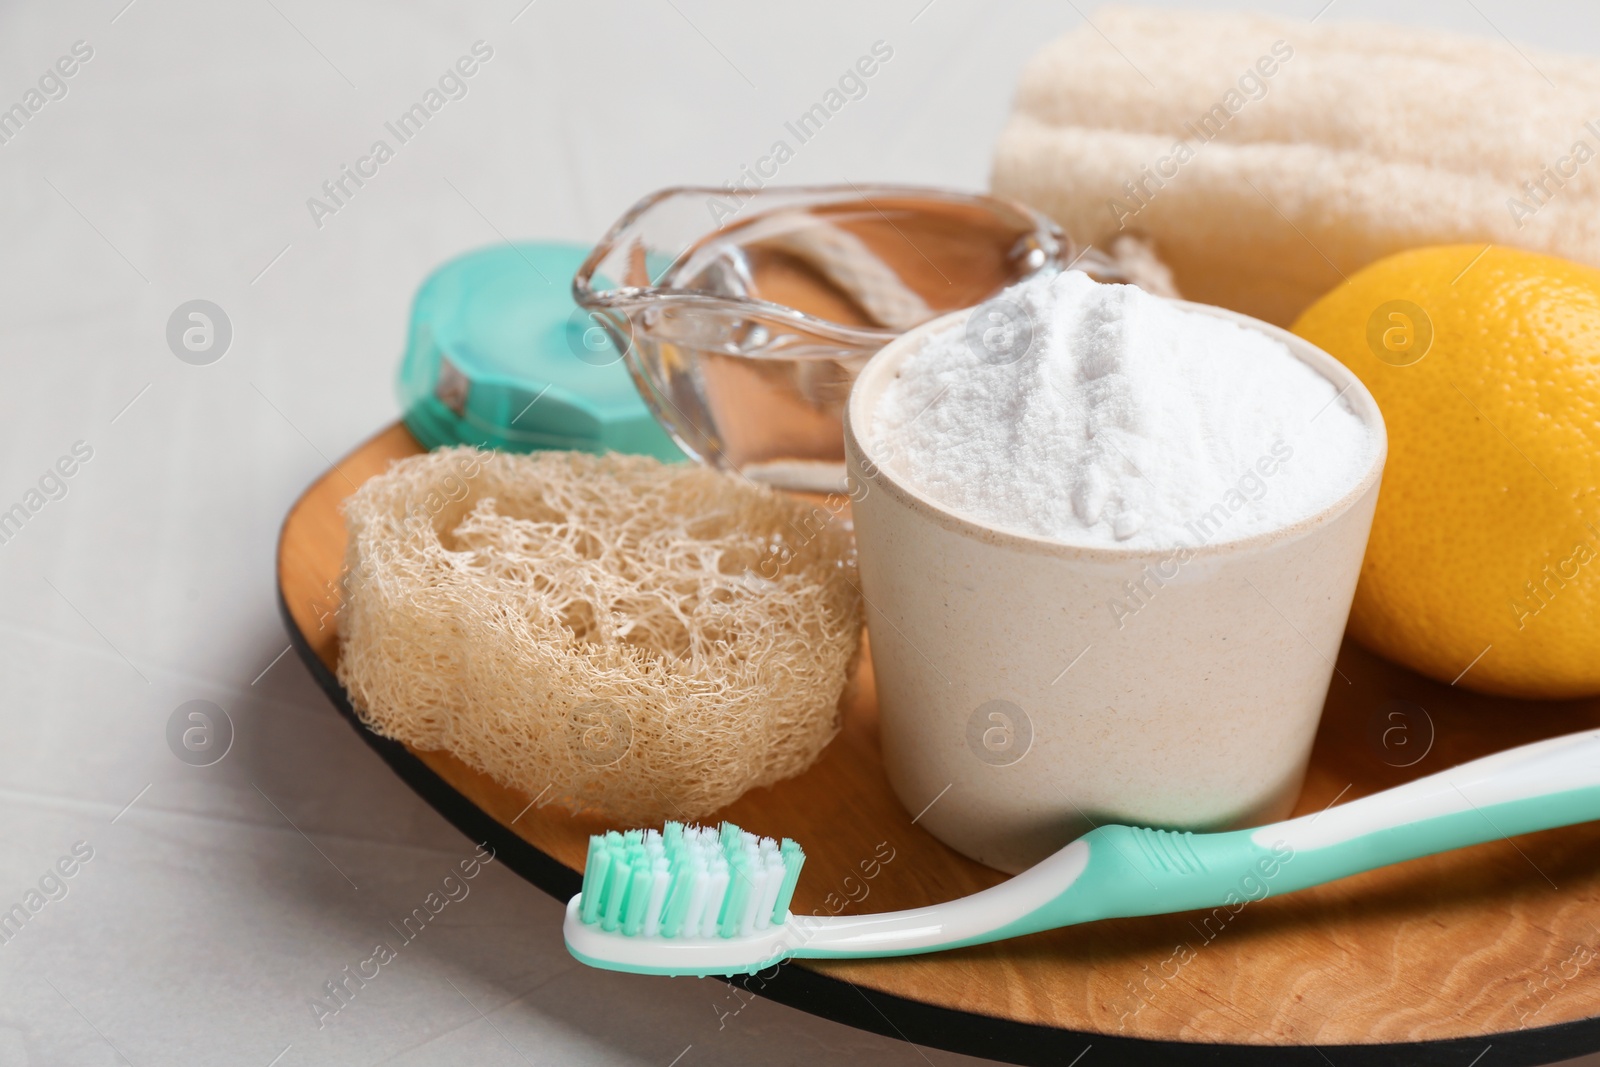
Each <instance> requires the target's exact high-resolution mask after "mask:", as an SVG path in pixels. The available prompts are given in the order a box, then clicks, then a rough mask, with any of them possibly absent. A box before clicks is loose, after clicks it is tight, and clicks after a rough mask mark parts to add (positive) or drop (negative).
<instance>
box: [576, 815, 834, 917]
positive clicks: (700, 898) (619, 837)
mask: <svg viewBox="0 0 1600 1067" xmlns="http://www.w3.org/2000/svg"><path fill="white" fill-rule="evenodd" d="M805 859H806V855H805V853H804V852H803V851H802V850H801V848H800V846H799V845H797V844H795V843H794V842H793V841H791V840H789V839H788V838H787V837H786V838H784V839H783V840H782V842H779V841H775V840H773V839H772V838H770V837H757V836H756V835H755V834H752V833H746V832H745V831H743V830H741V829H739V828H738V827H737V826H735V825H733V824H732V823H729V822H725V823H723V824H722V825H721V826H720V827H718V828H716V829H712V828H711V827H708V826H685V825H684V824H683V823H680V822H669V823H667V824H666V826H665V827H663V828H662V829H661V830H660V831H659V832H658V831H656V830H643V831H641V830H629V831H628V832H627V833H621V834H619V833H617V832H616V831H614V830H613V831H611V832H609V833H604V834H596V835H594V836H593V837H591V838H590V839H589V859H588V862H587V863H586V864H585V865H584V868H583V902H582V906H581V908H580V910H579V911H578V917H579V919H580V920H581V921H582V922H583V923H585V924H586V925H589V926H599V927H600V929H602V930H605V931H607V932H608V933H620V934H622V935H623V936H624V937H739V936H742V935H748V934H752V933H755V932H757V931H760V930H766V929H768V928H769V927H771V926H781V925H782V924H783V923H784V922H785V921H787V920H788V918H789V902H790V901H791V900H792V899H793V897H794V887H795V883H796V882H798V881H799V879H800V868H801V866H802V865H803V864H804V863H805Z"/></svg>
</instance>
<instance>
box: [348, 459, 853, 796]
mask: <svg viewBox="0 0 1600 1067" xmlns="http://www.w3.org/2000/svg"><path fill="white" fill-rule="evenodd" d="M814 515H815V512H814V511H813V509H812V508H810V507H808V506H806V505H803V504H801V503H800V502H799V501H798V500H796V499H794V498H791V497H786V496H782V495H779V494H778V493H775V492H773V491H771V490H769V489H765V488H762V487H759V486H755V485H753V484H751V483H749V482H747V481H744V480H742V479H740V478H738V477H736V476H734V475H729V474H723V473H720V472H717V471H713V470H710V469H708V468H705V467H700V466H694V465H688V464H682V465H676V464H663V463H661V462H659V461H657V460H654V459H649V458H646V457H642V456H621V455H607V456H593V455H588V454H586V453H579V452H541V453H536V454H533V455H526V456H524V455H508V454H500V453H491V452H478V451H474V450H472V449H468V448H457V449H443V450H440V451H436V452H432V453H429V454H427V455H422V456H416V457H412V458H409V459H404V460H401V461H399V462H397V463H395V464H393V465H392V466H391V467H390V469H389V470H388V472H387V473H385V474H382V475H380V476H378V477H375V478H372V479H371V480H369V481H368V482H367V483H366V484H365V485H363V486H361V488H360V489H359V490H357V492H356V493H355V495H354V496H352V497H351V498H350V499H349V500H348V501H347V502H346V505H345V519H346V522H347V525H348V526H349V533H350V540H349V547H348V549H347V558H346V566H347V572H346V579H345V581H346V586H347V588H346V594H345V602H344V608H343V611H342V614H341V616H340V621H339V630H340V639H341V646H340V654H339V680H340V681H341V682H342V683H343V684H344V687H345V689H346V691H347V692H348V693H349V694H350V699H351V703H352V704H354V705H355V708H356V710H357V712H358V713H359V714H360V715H361V718H362V719H363V720H364V721H365V722H366V723H367V724H368V725H370V726H371V727H372V728H373V729H374V730H376V731H377V732H378V733H380V734H383V735H384V736H386V737H392V738H394V739H396V740H399V741H402V742H404V743H406V744H407V745H411V746H413V747H416V748H421V749H430V750H437V749H443V750H445V751H448V752H451V753H453V754H455V755H456V756H457V757H459V758H460V759H461V760H463V761H464V762H466V763H468V764H470V765H471V766H473V767H475V768H477V769H478V770H480V771H483V772H484V773H486V774H488V775H489V776H490V777H492V778H494V779H495V780H496V781H498V782H500V783H502V784H503V785H507V786H511V787H513V788H516V789H518V790H521V791H522V792H524V793H526V794H527V795H528V796H529V797H539V798H542V801H541V802H550V801H555V802H557V803H559V804H560V805H562V806H563V807H566V808H568V809H570V810H574V811H578V810H589V811H593V812H596V813H599V814H602V815H605V816H607V817H610V818H613V819H617V820H622V821H627V822H652V821H656V820H659V819H662V818H674V819H698V818H703V817H705V816H707V815H709V814H711V813H712V812H714V811H716V810H717V809H719V808H721V807H722V806H724V805H726V804H728V803H730V802H731V801H733V800H734V799H736V798H737V797H739V796H740V795H741V794H742V793H744V792H745V791H746V790H748V789H750V788H752V787H754V786H759V785H770V784H772V783H773V782H777V781H779V780H781V779H784V778H788V777H791V776H792V775H795V774H798V773H800V772H801V771H803V770H805V769H806V768H807V767H808V766H810V765H811V763H812V762H813V761H814V760H815V759H816V758H817V754H818V753H819V752H821V751H822V749H823V747H824V746H825V745H827V743H828V742H829V741H830V740H832V738H833V736H834V734H835V733H837V731H838V728H839V711H838V704H839V697H840V693H841V691H842V690H843V688H844V685H845V683H846V680H847V676H848V674H849V672H850V670H851V669H852V666H853V664H854V662H855V657H856V651H857V647H858V643H859V640H860V625H861V612H860V605H859V594H858V593H857V591H856V581H857V580H856V576H855V572H854V562H853V554H852V550H851V543H850V539H849V535H848V533H847V532H845V531H844V530H842V529H840V528H839V527H840V524H839V523H837V522H829V523H821V524H819V523H818V522H817V521H816V520H815V518H814Z"/></svg>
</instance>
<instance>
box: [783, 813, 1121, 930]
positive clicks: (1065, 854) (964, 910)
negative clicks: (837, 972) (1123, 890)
mask: <svg viewBox="0 0 1600 1067" xmlns="http://www.w3.org/2000/svg"><path fill="white" fill-rule="evenodd" d="M1088 863H1089V845H1088V843H1087V842H1085V841H1081V840H1080V841H1074V842H1073V843H1072V844H1070V845H1068V846H1067V847H1066V848H1063V849H1062V850H1061V851H1059V852H1057V853H1056V854H1055V855H1053V856H1051V857H1050V858H1049V859H1046V860H1044V861H1043V862H1041V863H1039V864H1037V865H1036V866H1034V867H1031V868H1029V869H1028V870H1026V871H1023V872H1022V873H1021V874H1019V875H1017V876H1015V877H1014V878H1011V879H1009V880H1007V881H1005V882H1002V883H1000V884H999V885H997V886H993V887H991V888H989V889H985V890H983V891H981V892H978V893H973V894H972V895H970V896H965V897H961V898H960V899H959V900H951V901H945V902H944V903H940V904H931V905H928V906H927V907H922V908H909V909H907V910H905V911H889V912H882V913H879V914H875V915H834V916H815V915H791V916H790V917H789V921H788V922H787V923H785V924H784V936H785V938H786V939H788V944H789V946H790V947H791V948H793V950H794V951H793V953H792V954H793V955H795V956H806V957H812V958H822V957H827V956H831V955H835V954H838V955H851V956H854V955H889V954H893V953H895V952H911V951H922V950H926V949H930V948H940V947H948V946H950V945H953V944H958V943H966V942H969V941H972V940H975V939H983V938H984V937H985V935H987V934H989V933H992V932H993V931H995V930H998V929H1000V928H1001V927H1004V926H1006V925H1008V924H1010V923H1012V922H1015V921H1017V920H1018V919H1021V918H1023V917H1024V916H1026V915H1029V914H1031V913H1032V912H1035V911H1037V910H1038V909H1040V908H1042V907H1044V906H1045V905H1046V904H1048V903H1049V902H1050V901H1052V900H1054V899H1055V898H1056V897H1059V896H1060V895H1061V894H1062V893H1063V892H1065V891H1066V889H1067V888H1068V887H1069V886H1070V885H1072V883H1073V882H1074V881H1076V880H1077V878H1078V876H1079V875H1081V874H1082V873H1083V871H1084V868H1085V867H1087V866H1088Z"/></svg>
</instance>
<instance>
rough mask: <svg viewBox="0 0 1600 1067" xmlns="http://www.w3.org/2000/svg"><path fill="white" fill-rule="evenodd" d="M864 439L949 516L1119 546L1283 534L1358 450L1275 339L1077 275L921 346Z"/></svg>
mask: <svg viewBox="0 0 1600 1067" xmlns="http://www.w3.org/2000/svg"><path fill="white" fill-rule="evenodd" d="M870 438H871V441H872V445H871V450H872V452H873V454H874V457H875V458H876V459H877V460H878V462H880V463H882V464H884V465H886V466H887V467H889V468H890V469H891V470H892V471H894V472H895V473H896V474H897V475H899V476H900V477H902V478H904V479H905V480H906V481H907V482H909V483H910V484H911V485H912V486H914V487H915V488H917V489H918V490H920V491H921V492H922V493H924V494H926V495H927V496H928V497H930V498H931V499H933V500H934V501H936V502H937V503H939V504H941V505H943V506H945V507H947V508H949V509H950V510H952V511H955V512H957V513H959V514H962V515H964V516H966V517H969V518H971V519H974V520H976V521H979V522H982V523H984V524H985V525H989V526H993V527H996V528H998V529H1003V530H1011V531H1015V532H1019V533H1025V534H1032V535H1035V536H1039V537H1045V538H1050V539H1052V540H1055V541H1061V542H1065V543H1067V544H1074V545H1085V546H1096V545H1099V546H1121V547H1127V548H1176V547H1181V546H1184V545H1197V544H1207V543H1213V542H1220V541H1231V540H1237V539H1239V538H1243V537H1249V536H1251V535H1254V534H1258V533H1262V532H1265V531H1268V530H1273V529H1279V528H1282V527H1285V526H1290V525H1293V524H1294V523H1295V522H1298V521H1299V520H1301V519H1305V518H1307V517H1309V516H1311V515H1313V514H1315V513H1317V512H1318V511H1320V510H1322V509H1323V508H1324V507H1326V506H1328V505H1329V504H1331V503H1333V502H1334V501H1335V500H1337V499H1339V498H1340V497H1341V496H1343V495H1344V494H1345V493H1346V492H1348V491H1349V490H1350V489H1351V488H1353V487H1354V486H1355V484H1356V483H1357V482H1358V481H1359V480H1360V479H1361V477H1362V474H1363V473H1364V472H1365V471H1366V469H1367V467H1368V466H1369V464H1370V462H1371V459H1372V451H1373V449H1374V448H1375V447H1376V443H1375V441H1374V435H1373V434H1372V433H1371V431H1370V429H1369V428H1368V426H1367V425H1366V423H1365V422H1364V421H1363V420H1362V419H1361V418H1360V417H1359V416H1357V415H1356V414H1355V413H1354V412H1353V411H1352V410H1351V409H1350V407H1349V406H1348V405H1347V404H1346V403H1345V401H1344V398H1343V397H1341V396H1339V395H1338V391H1337V390H1336V389H1335V388H1334V386H1333V384H1332V383H1331V382H1329V381H1328V379H1326V378H1324V377H1323V376H1322V375H1321V374H1319V373H1318V372H1317V371H1315V370H1313V369H1312V368H1311V367H1309V366H1307V365H1306V364H1304V363H1302V362H1301V361H1300V360H1298V359H1296V358H1295V357H1294V356H1293V355H1292V354H1291V353H1290V351H1289V349H1288V347H1287V346H1285V345H1284V344H1283V343H1282V342H1280V341H1277V340H1275V339H1274V338H1271V337H1269V336H1267V335H1266V334H1263V333H1261V332H1259V331H1257V330H1253V329H1247V328H1245V327H1242V326H1239V325H1236V324H1235V323H1232V322H1229V321H1227V320H1224V319H1219V318H1215V317H1212V316H1210V315H1205V314H1201V313H1198V312H1193V311H1188V310H1186V309H1184V308H1182V307H1180V306H1178V305H1176V304H1173V303H1170V302H1167V301H1164V300H1162V299H1160V298H1159V297H1155V296H1151V295H1150V294H1148V293H1145V292H1144V291H1142V290H1140V289H1138V288H1135V287H1134V286H1131V285H1101V284H1099V283H1097V282H1095V281H1093V280H1091V279H1090V278H1089V277H1088V276H1087V275H1085V274H1083V273H1082V272H1079V271H1067V272H1065V273H1061V274H1055V275H1047V276H1042V277H1038V278H1033V279H1030V280H1029V281H1027V282H1024V283H1022V284H1021V285H1018V286H1015V287H1013V288H1011V289H1008V290H1006V291H1005V292H1004V293H1002V294H1000V296H998V297H996V298H995V299H993V300H991V301H989V302H988V303H986V304H984V305H982V306H981V307H979V308H977V309H975V310H974V311H973V313H972V314H971V316H969V317H968V318H967V320H966V321H965V322H960V323H958V324H956V325H955V326H954V327H953V328H951V329H949V330H947V331H945V332H943V333H941V334H938V335H936V336H935V337H932V338H930V339H929V340H928V342H927V343H926V344H924V345H923V346H922V348H921V349H920V350H918V351H917V352H915V353H913V354H912V355H911V356H910V357H909V358H907V359H906V361H905V363H904V364H903V366H902V368H901V370H900V373H899V375H898V377H897V378H896V379H895V380H894V381H893V382H891V383H890V384H889V385H888V386H887V387H886V389H885V390H884V393H883V395H882V397H881V399H880V402H879V403H878V405H877V408H876V411H875V412H874V415H873V421H872V426H871V431H870Z"/></svg>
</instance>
